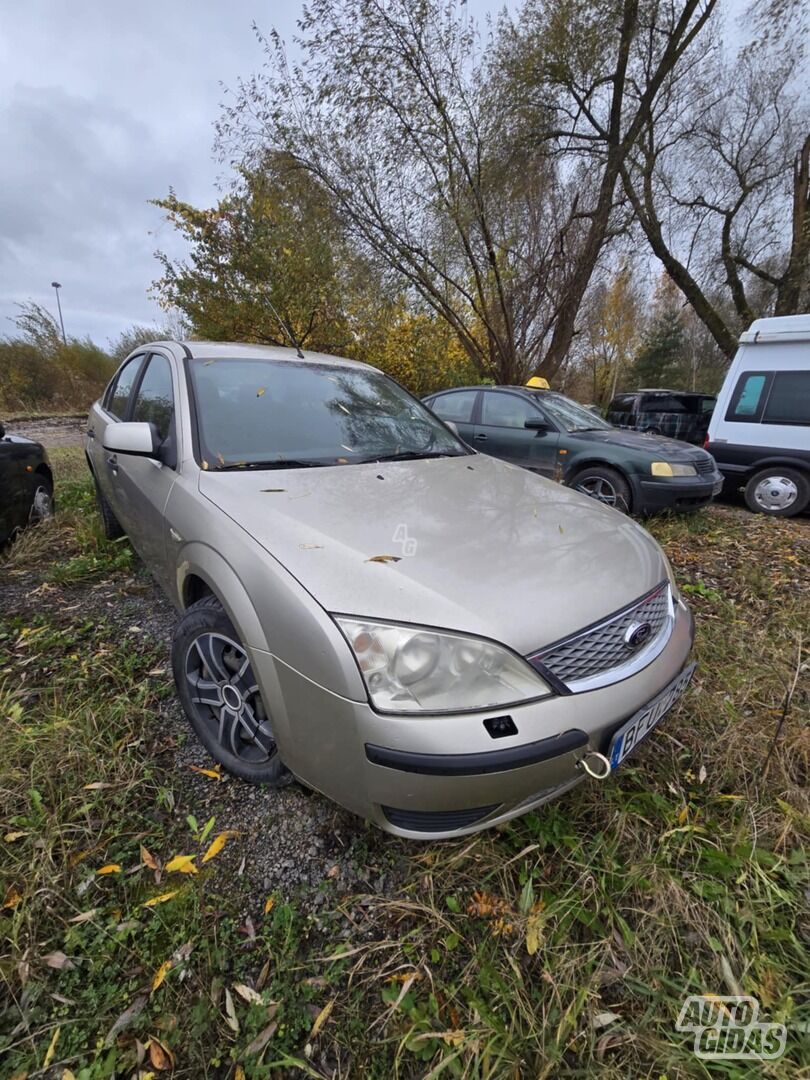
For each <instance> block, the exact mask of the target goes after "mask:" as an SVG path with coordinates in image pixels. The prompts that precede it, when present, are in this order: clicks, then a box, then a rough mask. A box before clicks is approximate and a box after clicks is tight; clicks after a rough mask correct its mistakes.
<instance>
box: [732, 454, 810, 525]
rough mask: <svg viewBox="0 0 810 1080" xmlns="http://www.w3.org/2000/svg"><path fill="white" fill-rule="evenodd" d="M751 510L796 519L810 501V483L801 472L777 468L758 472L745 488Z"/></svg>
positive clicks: (775, 466) (774, 466)
mask: <svg viewBox="0 0 810 1080" xmlns="http://www.w3.org/2000/svg"><path fill="white" fill-rule="evenodd" d="M745 501H746V503H747V504H748V509H749V510H753V511H754V513H758V514H770V515H771V517H794V516H795V515H796V514H800V513H801V512H802V510H804V508H805V507H806V506H807V504H808V502H810V481H808V478H807V476H805V475H804V474H803V473H800V472H799V471H798V469H791V468H788V467H783V466H781V465H773V466H771V468H769V469H760V470H759V472H757V473H754V475H753V476H752V477H751V479H750V480H749V481H748V483H747V484H746V485H745Z"/></svg>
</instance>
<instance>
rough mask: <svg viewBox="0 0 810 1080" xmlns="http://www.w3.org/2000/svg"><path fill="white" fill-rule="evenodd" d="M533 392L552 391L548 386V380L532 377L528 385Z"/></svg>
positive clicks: (536, 376)
mask: <svg viewBox="0 0 810 1080" xmlns="http://www.w3.org/2000/svg"><path fill="white" fill-rule="evenodd" d="M526 385H527V386H530V387H531V388H532V390H550V389H551V387H550V386H549V385H548V379H541V378H540V376H539V375H532V377H531V378H530V379H529V381H528V382H527V383H526Z"/></svg>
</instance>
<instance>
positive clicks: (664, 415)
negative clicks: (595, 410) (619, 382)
mask: <svg viewBox="0 0 810 1080" xmlns="http://www.w3.org/2000/svg"><path fill="white" fill-rule="evenodd" d="M716 401H717V398H715V397H714V395H713V394H695V393H691V392H689V391H687V390H636V391H635V392H634V393H632V394H619V396H618V397H615V398H614V399H613V401H611V403H610V405H609V406H608V410H607V418H608V420H609V421H610V423H611V424H614V425H615V426H616V427H620V428H629V429H630V430H631V431H646V432H648V433H649V434H650V435H668V436H669V438H670V439H682V440H683V441H684V442H689V443H695V444H696V445H697V446H702V445H703V440H704V439H705V438H706V432H707V431H708V430H709V420H711V416H712V413H713V412H714V405H715V402H716Z"/></svg>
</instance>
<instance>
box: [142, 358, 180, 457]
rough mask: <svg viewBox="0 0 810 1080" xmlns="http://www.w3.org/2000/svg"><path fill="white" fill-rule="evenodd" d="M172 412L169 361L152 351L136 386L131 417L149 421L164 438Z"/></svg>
mask: <svg viewBox="0 0 810 1080" xmlns="http://www.w3.org/2000/svg"><path fill="white" fill-rule="evenodd" d="M173 412H174V394H173V393H172V371H171V367H170V365H169V361H168V360H167V359H166V357H165V356H160V355H159V354H158V353H153V354H152V355H151V356H150V357H149V366H148V367H147V369H146V372H145V373H144V376H143V378H142V379H141V385H140V386H139V387H138V393H137V396H136V398H135V406H134V408H133V410H132V419H133V420H140V421H141V422H146V423H149V422H150V421H151V423H153V424H154V425H155V427H156V428H157V430H158V434H159V435H160V438H161V439H162V440H165V439H167V438H168V437H169V431H170V429H171V423H172V414H173Z"/></svg>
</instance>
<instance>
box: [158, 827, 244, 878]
mask: <svg viewBox="0 0 810 1080" xmlns="http://www.w3.org/2000/svg"><path fill="white" fill-rule="evenodd" d="M232 836H236V833H235V832H234V830H233V829H226V830H225V832H221V833H220V834H219V835H218V836H215V837H214V839H213V840H212V841H211V846H210V847H209V848H208V851H206V853H205V854H204V855H203V857H202V860H201V861H202V862H204V863H207V862H208V860H209V859H213V858H215V856H217V855H219V853H220V851H222V849H223V848H224V847H225V845H226V843H227V842H228V841H229V840H230V838H231V837H232ZM167 869H168V867H167Z"/></svg>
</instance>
